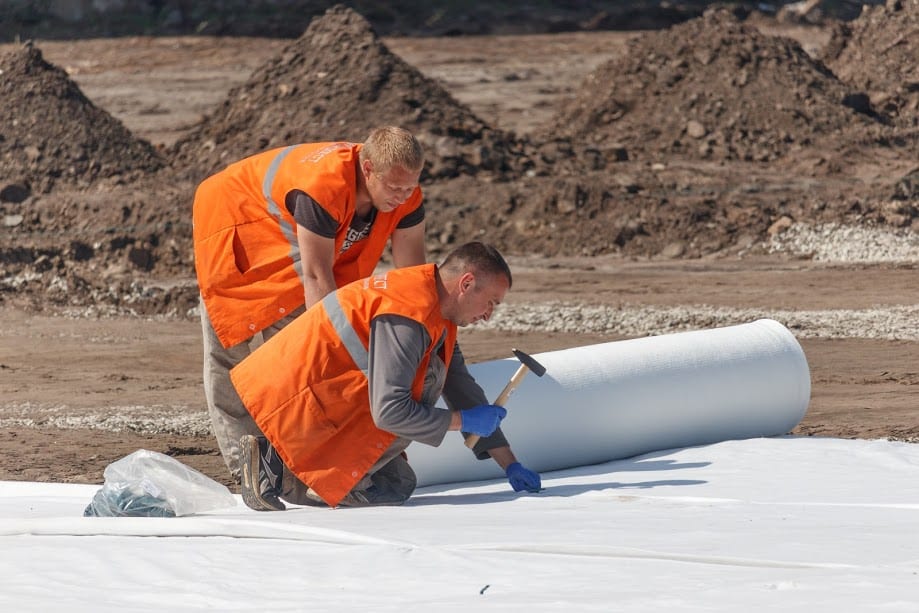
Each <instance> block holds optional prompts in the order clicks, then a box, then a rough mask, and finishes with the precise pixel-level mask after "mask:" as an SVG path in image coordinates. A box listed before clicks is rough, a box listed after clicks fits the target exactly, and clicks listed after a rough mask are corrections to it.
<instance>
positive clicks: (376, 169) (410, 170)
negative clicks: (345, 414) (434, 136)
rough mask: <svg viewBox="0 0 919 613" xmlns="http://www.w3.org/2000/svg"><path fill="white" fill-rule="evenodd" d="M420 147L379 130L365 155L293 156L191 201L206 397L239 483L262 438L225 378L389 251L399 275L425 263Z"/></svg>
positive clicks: (341, 151) (361, 150) (324, 149)
mask: <svg viewBox="0 0 919 613" xmlns="http://www.w3.org/2000/svg"><path fill="white" fill-rule="evenodd" d="M423 165H424V153H423V151H422V148H421V145H420V144H419V143H418V141H417V140H416V139H415V137H414V136H412V135H411V134H410V133H409V132H407V131H405V130H403V129H401V128H395V127H383V128H378V129H376V130H374V131H373V132H371V134H370V136H369V137H368V138H367V140H366V141H365V142H364V143H362V144H361V143H347V142H328V143H311V144H302V145H293V146H290V147H285V148H281V149H274V150H271V151H267V152H264V153H260V154H257V155H254V156H252V157H249V158H246V159H244V160H242V161H239V162H236V163H234V164H231V165H230V166H228V167H227V168H226V169H224V170H222V171H221V172H218V173H217V174H215V175H213V176H211V177H209V178H208V179H206V180H204V181H203V182H202V183H201V185H200V186H199V187H198V189H197V192H196V193H195V203H194V213H193V218H194V249H195V270H196V272H197V277H198V286H199V288H200V291H201V302H202V304H201V327H202V332H203V338H204V393H205V398H206V400H207V409H208V414H209V415H210V419H211V425H212V428H213V430H214V434H215V436H216V437H217V442H218V444H219V446H220V452H221V454H222V455H223V458H224V461H225V462H226V464H227V467H228V468H229V469H230V472H231V474H232V475H233V476H234V477H235V478H236V479H237V480H238V479H239V472H238V464H239V439H240V437H241V436H242V435H244V434H255V433H258V429H257V428H256V426H255V424H254V423H253V422H252V419H251V417H250V416H249V413H248V412H247V411H246V409H245V407H243V406H242V405H241V404H239V398H238V397H237V396H236V393H235V392H234V391H233V387H232V385H231V384H230V378H229V371H230V369H231V368H233V366H235V365H236V364H238V363H239V362H240V361H241V360H242V359H243V358H245V357H246V356H247V355H249V353H250V352H251V350H252V348H253V347H254V346H257V344H258V343H260V342H263V341H265V340H267V339H268V338H270V337H271V336H272V335H274V334H276V333H277V332H278V331H279V330H280V329H282V328H283V327H284V326H286V325H287V324H289V323H290V322H291V321H293V319H294V318H295V317H296V316H297V315H299V314H301V313H302V312H303V311H304V310H305V309H306V308H309V307H310V306H312V305H313V304H315V303H316V302H318V301H319V300H320V299H322V297H323V296H325V295H326V294H328V293H329V292H332V291H334V290H335V289H336V288H337V287H339V286H342V285H345V284H346V283H349V282H351V281H355V280H357V279H361V278H364V277H366V276H368V275H370V274H371V273H372V272H373V270H374V269H375V267H376V266H377V263H378V262H379V260H380V257H381V255H382V253H383V250H384V248H385V247H386V244H387V242H389V240H390V238H391V239H392V260H393V263H394V265H395V266H397V267H401V266H415V265H418V264H423V263H424V262H425V253H424V207H423V206H422V204H421V190H420V188H419V186H418V179H419V177H420V176H421V170H422V167H423Z"/></svg>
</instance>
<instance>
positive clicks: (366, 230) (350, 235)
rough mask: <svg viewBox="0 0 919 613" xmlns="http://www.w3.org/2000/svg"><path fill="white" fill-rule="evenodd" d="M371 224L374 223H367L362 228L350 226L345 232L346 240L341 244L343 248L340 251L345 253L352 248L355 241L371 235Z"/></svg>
mask: <svg viewBox="0 0 919 613" xmlns="http://www.w3.org/2000/svg"><path fill="white" fill-rule="evenodd" d="M371 225H372V224H367V225H365V226H363V227H362V228H355V227H354V226H351V227H350V228H348V231H347V232H346V233H345V240H344V241H343V242H342V244H341V250H340V251H339V253H344V252H345V251H347V250H348V249H350V248H351V246H352V245H353V244H354V243H357V242H360V241H362V240H365V239H366V238H367V237H368V236H370V226H371Z"/></svg>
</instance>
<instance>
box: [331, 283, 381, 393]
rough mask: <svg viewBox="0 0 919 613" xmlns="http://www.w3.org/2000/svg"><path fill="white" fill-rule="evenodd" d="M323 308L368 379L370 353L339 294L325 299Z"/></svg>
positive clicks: (349, 352)
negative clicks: (340, 300) (344, 307)
mask: <svg viewBox="0 0 919 613" xmlns="http://www.w3.org/2000/svg"><path fill="white" fill-rule="evenodd" d="M322 306H323V307H324V308H325V312H326V314H327V315H328V316H329V321H331V322H332V327H333V328H335V332H336V333H338V338H340V339H341V342H342V344H343V345H344V346H345V349H347V350H348V354H349V355H350V356H351V359H352V360H354V364H355V365H356V366H357V367H358V369H360V371H361V372H362V373H364V376H365V377H366V376H367V371H368V368H369V367H368V362H369V361H370V358H369V355H368V351H367V350H366V349H364V344H363V343H362V342H361V339H360V338H358V336H357V332H356V331H355V330H354V327H353V326H352V325H351V322H350V321H348V316H347V315H345V310H344V309H343V308H341V303H340V302H339V301H338V292H332V293H330V294H328V295H327V296H326V297H325V298H323V299H322Z"/></svg>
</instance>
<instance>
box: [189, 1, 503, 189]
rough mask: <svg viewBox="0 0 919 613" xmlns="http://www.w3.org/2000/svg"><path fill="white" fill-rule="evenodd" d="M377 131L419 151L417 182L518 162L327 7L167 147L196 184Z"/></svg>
mask: <svg viewBox="0 0 919 613" xmlns="http://www.w3.org/2000/svg"><path fill="white" fill-rule="evenodd" d="M385 124H394V125H400V126H402V127H404V128H406V129H408V130H411V131H412V132H413V133H414V134H415V135H416V136H417V137H418V138H419V140H421V141H422V143H423V144H424V145H425V148H426V150H427V152H428V156H427V157H428V160H429V163H428V165H427V168H426V174H427V176H428V177H429V178H434V179H440V178H449V177H454V176H457V175H459V174H477V173H480V172H498V173H503V172H507V171H510V170H512V169H516V168H517V167H519V165H520V163H519V161H518V158H519V156H520V153H519V151H515V148H517V146H516V145H515V144H514V143H513V141H512V139H510V138H509V137H508V136H507V135H505V134H503V133H502V132H500V131H498V130H494V129H492V128H490V127H489V126H487V125H486V124H485V123H483V122H482V121H481V120H480V119H479V118H477V117H476V116H475V115H474V114H473V113H472V112H471V111H470V110H469V109H468V107H466V106H464V105H462V104H461V103H459V102H458V101H457V100H455V99H454V98H453V97H452V96H451V95H450V94H449V93H448V92H447V91H446V90H445V89H443V87H441V86H440V85H439V84H437V83H436V82H435V81H432V80H431V79H428V78H426V77H425V76H423V75H422V74H421V72H419V71H418V70H417V69H416V68H414V67H412V66H411V65H409V64H407V63H406V62H404V61H403V60H402V59H400V58H399V57H398V56H396V55H395V54H393V53H392V52H391V51H390V50H389V49H388V48H387V47H386V45H384V44H383V43H382V41H381V40H380V39H379V37H378V36H377V35H376V33H375V32H374V30H373V28H372V27H371V25H370V24H369V23H368V22H367V20H366V19H364V18H363V17H362V16H361V15H359V14H358V13H356V12H354V11H353V10H351V9H349V8H345V7H343V6H336V7H333V8H332V9H329V10H328V11H327V12H326V13H325V14H324V15H323V16H322V17H320V18H316V19H314V20H313V21H312V22H311V23H310V25H309V27H308V28H307V30H306V32H304V34H303V35H302V36H301V37H300V38H298V39H297V40H296V41H294V42H293V43H291V44H290V45H289V46H287V47H286V48H285V49H284V50H283V51H282V52H281V53H280V54H278V55H277V56H276V57H274V58H272V59H271V60H269V61H268V62H267V63H266V64H264V65H263V66H262V67H261V68H260V69H258V70H256V71H255V73H254V74H253V75H252V77H251V78H250V79H249V81H248V82H246V83H245V84H244V85H242V86H240V87H237V88H235V89H233V90H232V91H231V92H230V93H229V95H228V96H227V98H226V100H225V101H224V102H223V104H222V105H221V106H220V107H219V108H218V109H216V110H215V111H214V112H213V113H212V114H210V116H209V117H207V118H205V120H204V121H203V122H202V123H201V124H200V125H199V126H198V127H197V128H195V129H194V130H193V131H192V132H191V133H189V134H188V135H187V136H186V137H185V138H183V139H182V140H180V141H179V142H177V143H176V145H175V147H174V158H175V163H174V165H175V166H176V167H177V168H182V169H184V171H185V172H187V173H190V174H189V176H191V177H192V178H194V179H196V180H200V179H201V178H203V177H204V176H206V175H208V174H211V173H212V172H214V171H216V170H218V169H220V168H222V167H224V166H225V165H226V164H228V163H230V162H233V161H235V160H237V159H240V158H243V157H245V156H247V155H251V154H253V153H256V152H258V151H263V150H265V149H271V148H275V147H281V146H286V145H289V144H294V143H300V142H311V141H329V140H347V141H352V142H360V141H362V140H363V139H364V138H366V136H367V134H369V133H370V131H371V129H372V128H374V127H376V126H379V125H385Z"/></svg>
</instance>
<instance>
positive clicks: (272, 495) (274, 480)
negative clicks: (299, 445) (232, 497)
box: [239, 434, 287, 511]
mask: <svg viewBox="0 0 919 613" xmlns="http://www.w3.org/2000/svg"><path fill="white" fill-rule="evenodd" d="M283 470H284V464H283V463H282V462H281V458H279V457H278V454H277V452H276V451H275V450H274V447H272V446H271V444H270V443H269V442H268V439H266V438H265V437H264V436H252V435H251V434H246V435H245V436H243V437H242V438H240V439H239V475H240V478H241V480H242V482H241V484H240V492H241V493H242V496H243V502H245V503H246V506H247V507H249V508H250V509H254V510H256V511H283V510H285V509H286V508H287V507H285V506H284V503H283V502H281V499H280V498H279V495H280V493H281V474H282V472H283Z"/></svg>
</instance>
